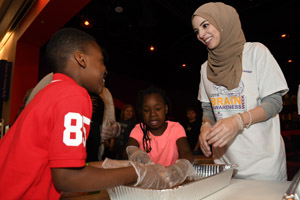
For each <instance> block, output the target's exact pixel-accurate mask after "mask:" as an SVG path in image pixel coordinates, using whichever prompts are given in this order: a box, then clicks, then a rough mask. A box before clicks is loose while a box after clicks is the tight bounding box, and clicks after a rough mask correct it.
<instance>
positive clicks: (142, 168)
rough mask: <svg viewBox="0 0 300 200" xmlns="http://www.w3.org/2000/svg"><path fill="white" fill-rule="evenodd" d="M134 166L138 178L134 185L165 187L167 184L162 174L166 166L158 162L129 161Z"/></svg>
mask: <svg viewBox="0 0 300 200" xmlns="http://www.w3.org/2000/svg"><path fill="white" fill-rule="evenodd" d="M129 162H130V164H131V165H132V166H133V167H134V169H135V171H136V173H137V176H138V179H137V182H136V183H135V184H134V186H138V187H142V188H150V189H166V188H169V184H168V182H167V180H166V179H165V176H164V174H165V173H166V168H165V167H164V166H162V165H160V164H153V165H142V164H141V163H139V162H132V161H129Z"/></svg>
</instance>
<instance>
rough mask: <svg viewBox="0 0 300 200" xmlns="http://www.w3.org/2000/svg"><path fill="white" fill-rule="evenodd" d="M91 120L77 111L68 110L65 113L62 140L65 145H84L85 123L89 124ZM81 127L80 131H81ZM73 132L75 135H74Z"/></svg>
mask: <svg viewBox="0 0 300 200" xmlns="http://www.w3.org/2000/svg"><path fill="white" fill-rule="evenodd" d="M90 122H91V120H90V119H89V118H87V117H85V116H81V115H80V114H79V113H73V112H69V113H68V114H66V115H65V121H64V126H65V130H64V135H63V142H64V143H65V144H66V145H67V146H79V145H80V144H81V143H83V146H84V147H85V145H86V128H85V126H84V125H85V124H86V125H90ZM81 128H82V131H83V132H82V131H81ZM74 134H75V135H74ZM72 136H73V137H72Z"/></svg>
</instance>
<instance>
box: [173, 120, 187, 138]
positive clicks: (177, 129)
mask: <svg viewBox="0 0 300 200" xmlns="http://www.w3.org/2000/svg"><path fill="white" fill-rule="evenodd" d="M174 136H175V138H176V140H178V139H179V138H182V137H186V133H185V130H184V128H183V126H182V125H181V124H180V123H176V125H175V126H174Z"/></svg>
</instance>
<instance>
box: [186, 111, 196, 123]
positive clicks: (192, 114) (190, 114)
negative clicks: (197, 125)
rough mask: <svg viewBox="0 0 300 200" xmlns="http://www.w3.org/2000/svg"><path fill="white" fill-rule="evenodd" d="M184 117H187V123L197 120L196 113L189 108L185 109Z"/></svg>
mask: <svg viewBox="0 0 300 200" xmlns="http://www.w3.org/2000/svg"><path fill="white" fill-rule="evenodd" d="M186 116H187V118H188V120H189V122H194V121H196V119H197V112H196V110H195V109H194V108H191V107H189V108H187V111H186Z"/></svg>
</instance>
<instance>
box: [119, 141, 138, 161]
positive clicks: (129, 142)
mask: <svg viewBox="0 0 300 200" xmlns="http://www.w3.org/2000/svg"><path fill="white" fill-rule="evenodd" d="M128 146H137V147H139V146H140V145H139V143H138V141H137V140H136V139H134V138H132V137H129V139H128V142H127V144H126V148H127V147H128ZM126 148H125V150H124V151H123V153H122V157H123V159H125V160H128V155H127V152H126Z"/></svg>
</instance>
